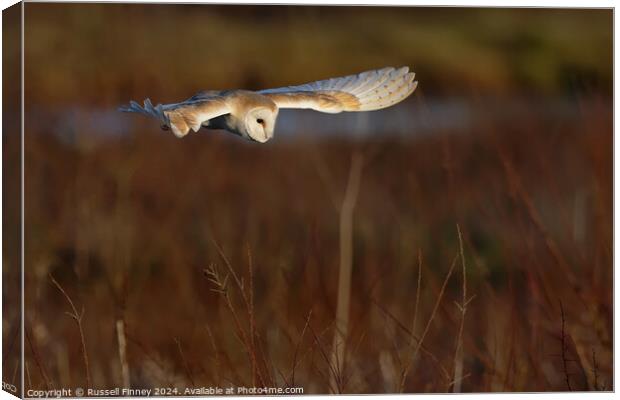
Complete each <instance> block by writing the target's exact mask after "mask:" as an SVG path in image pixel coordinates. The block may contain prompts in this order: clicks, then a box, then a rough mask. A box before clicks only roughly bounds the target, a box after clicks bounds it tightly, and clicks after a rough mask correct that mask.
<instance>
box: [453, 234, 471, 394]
mask: <svg viewBox="0 0 620 400" xmlns="http://www.w3.org/2000/svg"><path fill="white" fill-rule="evenodd" d="M456 231H457V232H458V236H459V252H460V257H461V264H462V266H463V290H462V292H463V293H462V295H463V297H462V302H461V304H460V305H459V304H457V307H458V308H459V310H460V312H461V323H460V325H459V333H458V335H457V337H456V349H455V350H454V381H453V383H454V386H452V391H453V392H454V393H459V392H460V391H461V383H462V381H463V329H464V327H465V313H466V312H467V303H468V299H467V268H466V264H465V252H464V250H463V235H462V234H461V227H460V226H459V224H456Z"/></svg>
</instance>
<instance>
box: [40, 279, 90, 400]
mask: <svg viewBox="0 0 620 400" xmlns="http://www.w3.org/2000/svg"><path fill="white" fill-rule="evenodd" d="M49 277H50V279H51V281H52V283H53V284H54V286H56V288H58V290H59V291H60V293H62V295H63V296H64V297H65V299H66V300H67V302H68V303H69V306H70V307H71V312H66V314H67V315H68V316H69V317H71V318H73V320H74V321H75V323H76V325H77V327H78V331H79V333H80V343H81V345H82V359H83V361H84V370H85V373H86V388H87V389H88V388H90V387H91V379H90V365H89V362H88V353H87V352H86V340H85V339H84V329H83V328H82V319H83V318H84V307H82V311H81V312H80V313H78V311H77V308H75V305H74V304H73V300H71V297H69V295H68V294H67V292H66V291H65V289H63V287H62V286H60V283H58V282H57V281H56V279H54V277H53V276H52V274H49Z"/></svg>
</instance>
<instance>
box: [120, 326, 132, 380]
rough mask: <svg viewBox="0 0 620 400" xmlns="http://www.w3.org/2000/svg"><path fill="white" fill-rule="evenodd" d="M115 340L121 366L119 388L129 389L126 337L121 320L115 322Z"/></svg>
mask: <svg viewBox="0 0 620 400" xmlns="http://www.w3.org/2000/svg"><path fill="white" fill-rule="evenodd" d="M116 338H117V340H118V359H119V361H120V364H121V387H124V388H130V387H131V382H130V380H129V363H128V362H127V337H126V335H125V321H123V319H122V318H119V319H118V320H116Z"/></svg>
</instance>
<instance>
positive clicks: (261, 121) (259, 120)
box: [256, 118, 265, 125]
mask: <svg viewBox="0 0 620 400" xmlns="http://www.w3.org/2000/svg"><path fill="white" fill-rule="evenodd" d="M256 122H258V123H259V124H261V125H262V124H264V123H265V120H264V119H262V118H258V119H257V120H256Z"/></svg>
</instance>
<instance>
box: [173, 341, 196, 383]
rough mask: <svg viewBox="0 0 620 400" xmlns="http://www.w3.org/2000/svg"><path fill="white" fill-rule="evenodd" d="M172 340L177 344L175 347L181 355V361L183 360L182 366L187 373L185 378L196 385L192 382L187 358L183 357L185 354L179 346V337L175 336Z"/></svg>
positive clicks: (192, 378) (192, 377)
mask: <svg viewBox="0 0 620 400" xmlns="http://www.w3.org/2000/svg"><path fill="white" fill-rule="evenodd" d="M174 341H175V343H176V344H177V348H178V349H179V355H180V356H181V361H183V368H184V369H185V374H186V375H187V379H189V381H190V383H191V384H192V386H196V384H195V383H194V376H193V375H192V371H191V369H190V368H189V363H188V362H187V359H186V358H185V354H184V353H183V348H182V347H181V341H180V340H179V338H176V337H175V338H174Z"/></svg>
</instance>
